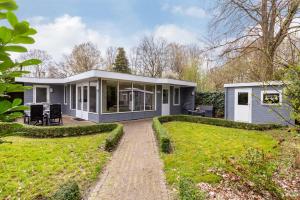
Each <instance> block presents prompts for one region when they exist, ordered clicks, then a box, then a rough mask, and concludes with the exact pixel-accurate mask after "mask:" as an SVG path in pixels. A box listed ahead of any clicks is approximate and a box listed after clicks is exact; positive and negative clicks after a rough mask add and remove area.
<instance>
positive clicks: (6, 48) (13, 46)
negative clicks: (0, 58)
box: [3, 45, 27, 53]
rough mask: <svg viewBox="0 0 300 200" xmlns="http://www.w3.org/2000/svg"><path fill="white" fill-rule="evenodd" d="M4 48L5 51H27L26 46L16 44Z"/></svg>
mask: <svg viewBox="0 0 300 200" xmlns="http://www.w3.org/2000/svg"><path fill="white" fill-rule="evenodd" d="M3 50H4V51H13V52H21V53H24V52H27V49H26V48H25V47H22V46H16V45H11V46H4V47H3Z"/></svg>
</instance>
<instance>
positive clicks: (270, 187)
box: [227, 148, 283, 199]
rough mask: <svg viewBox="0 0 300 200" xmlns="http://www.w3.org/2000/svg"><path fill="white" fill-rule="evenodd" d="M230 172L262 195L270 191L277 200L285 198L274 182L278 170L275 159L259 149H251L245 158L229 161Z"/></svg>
mask: <svg viewBox="0 0 300 200" xmlns="http://www.w3.org/2000/svg"><path fill="white" fill-rule="evenodd" d="M227 163H228V166H230V168H229V170H230V171H231V172H232V173H234V174H235V175H236V176H238V177H240V181H241V183H242V184H244V185H247V186H248V187H250V188H252V190H253V191H256V192H257V193H260V194H262V195H264V194H263V191H268V192H269V193H270V194H271V195H272V196H273V197H275V198H276V199H282V198H283V192H282V190H281V188H280V187H279V186H278V185H277V184H276V183H275V181H273V179H272V178H273V174H274V172H275V170H276V169H277V165H276V164H275V163H276V162H275V161H274V159H273V158H272V157H271V156H270V155H267V154H265V153H264V152H263V151H261V150H258V149H253V148H249V149H248V151H247V153H246V154H245V156H243V157H242V158H239V159H237V160H234V159H227Z"/></svg>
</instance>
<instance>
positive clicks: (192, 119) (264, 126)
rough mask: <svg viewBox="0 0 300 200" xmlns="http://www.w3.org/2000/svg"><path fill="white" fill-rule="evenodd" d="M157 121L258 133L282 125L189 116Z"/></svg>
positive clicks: (164, 118) (176, 116)
mask: <svg viewBox="0 0 300 200" xmlns="http://www.w3.org/2000/svg"><path fill="white" fill-rule="evenodd" d="M158 120H159V121H160V122H161V123H165V122H171V121H184V122H193V123H201V124H209V125H215V126H224V127H230V128H239V129H246V130H259V131H263V130H270V129H277V128H282V125H279V124H250V123H244V122H235V121H229V120H225V119H218V118H209V117H200V116H191V115H169V116H162V117H158Z"/></svg>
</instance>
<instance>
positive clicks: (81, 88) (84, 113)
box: [76, 83, 88, 120]
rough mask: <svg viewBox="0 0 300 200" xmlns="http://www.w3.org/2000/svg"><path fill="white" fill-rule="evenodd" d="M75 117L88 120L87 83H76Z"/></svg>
mask: <svg viewBox="0 0 300 200" xmlns="http://www.w3.org/2000/svg"><path fill="white" fill-rule="evenodd" d="M76 117H78V118H81V119H85V120H88V83H80V84H76Z"/></svg>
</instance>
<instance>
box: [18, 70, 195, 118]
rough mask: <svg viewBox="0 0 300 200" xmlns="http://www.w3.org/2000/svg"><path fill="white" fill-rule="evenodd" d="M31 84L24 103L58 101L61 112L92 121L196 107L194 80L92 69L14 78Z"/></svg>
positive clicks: (152, 115) (170, 113)
mask: <svg viewBox="0 0 300 200" xmlns="http://www.w3.org/2000/svg"><path fill="white" fill-rule="evenodd" d="M16 82H19V83H23V84H24V85H26V86H32V89H31V90H27V91H25V92H24V104H25V105H29V104H57V103H58V104H61V105H62V111H63V114H66V115H71V116H74V117H77V118H81V119H85V120H89V121H94V122H113V121H122V120H132V119H142V118H149V117H154V116H159V115H172V114H181V113H186V110H193V109H194V106H195V87H196V83H193V82H188V81H181V80H174V79H163V78H150V77H143V76H137V75H130V74H123V73H115V72H107V71H100V70H91V71H87V72H84V73H81V74H77V75H74V76H71V77H67V78H62V79H52V78H28V77H22V78H16Z"/></svg>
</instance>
